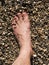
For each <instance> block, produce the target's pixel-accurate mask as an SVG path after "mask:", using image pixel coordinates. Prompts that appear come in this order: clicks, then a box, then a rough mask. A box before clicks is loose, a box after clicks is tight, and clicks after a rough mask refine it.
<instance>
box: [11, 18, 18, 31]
mask: <svg viewBox="0 0 49 65" xmlns="http://www.w3.org/2000/svg"><path fill="white" fill-rule="evenodd" d="M11 25H12V28H13V30H14V29H15V28H16V26H17V24H16V21H15V19H13V20H12V22H11Z"/></svg>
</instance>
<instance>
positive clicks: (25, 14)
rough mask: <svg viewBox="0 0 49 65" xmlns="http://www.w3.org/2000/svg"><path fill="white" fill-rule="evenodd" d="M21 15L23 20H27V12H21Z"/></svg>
mask: <svg viewBox="0 0 49 65" xmlns="http://www.w3.org/2000/svg"><path fill="white" fill-rule="evenodd" d="M22 16H23V19H24V20H28V14H27V13H26V12H23V13H22Z"/></svg>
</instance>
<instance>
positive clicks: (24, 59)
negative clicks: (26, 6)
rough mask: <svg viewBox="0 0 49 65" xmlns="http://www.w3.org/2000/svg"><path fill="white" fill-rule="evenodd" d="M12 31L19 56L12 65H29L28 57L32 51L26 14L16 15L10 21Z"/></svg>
mask: <svg viewBox="0 0 49 65" xmlns="http://www.w3.org/2000/svg"><path fill="white" fill-rule="evenodd" d="M12 29H13V31H14V32H13V33H14V34H15V36H16V38H17V39H18V41H19V45H20V53H19V56H18V57H17V58H16V60H15V61H14V63H13V64H12V65H30V57H31V55H32V54H33V53H34V51H33V50H32V43H31V36H30V34H31V31H30V21H29V16H28V14H27V13H26V12H22V13H17V16H15V17H14V18H13V20H12Z"/></svg>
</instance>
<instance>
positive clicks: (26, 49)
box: [20, 46, 32, 56]
mask: <svg viewBox="0 0 49 65" xmlns="http://www.w3.org/2000/svg"><path fill="white" fill-rule="evenodd" d="M31 51H32V48H31V47H30V46H22V47H21V48H20V55H21V54H22V55H23V54H24V55H27V56H31Z"/></svg>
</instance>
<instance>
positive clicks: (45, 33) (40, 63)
mask: <svg viewBox="0 0 49 65" xmlns="http://www.w3.org/2000/svg"><path fill="white" fill-rule="evenodd" d="M23 10H25V11H26V12H28V14H29V18H30V23H31V40H32V45H33V47H34V48H33V49H34V51H35V52H36V55H37V56H36V57H31V65H49V0H0V65H11V64H12V63H13V62H14V60H15V59H16V57H17V56H18V54H19V45H18V42H17V40H16V38H15V36H14V34H13V30H12V28H11V20H12V18H13V17H14V16H15V15H16V14H17V13H18V12H22V11H23Z"/></svg>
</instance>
